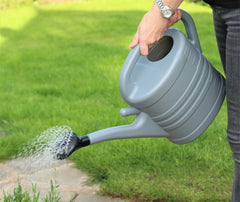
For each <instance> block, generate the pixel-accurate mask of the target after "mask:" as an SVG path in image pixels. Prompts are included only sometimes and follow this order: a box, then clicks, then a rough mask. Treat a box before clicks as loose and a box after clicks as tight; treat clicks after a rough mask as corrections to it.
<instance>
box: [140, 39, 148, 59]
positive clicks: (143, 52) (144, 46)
mask: <svg viewBox="0 0 240 202" xmlns="http://www.w3.org/2000/svg"><path fill="white" fill-rule="evenodd" d="M140 52H141V55H143V56H145V55H148V45H147V44H146V43H141V42H140Z"/></svg>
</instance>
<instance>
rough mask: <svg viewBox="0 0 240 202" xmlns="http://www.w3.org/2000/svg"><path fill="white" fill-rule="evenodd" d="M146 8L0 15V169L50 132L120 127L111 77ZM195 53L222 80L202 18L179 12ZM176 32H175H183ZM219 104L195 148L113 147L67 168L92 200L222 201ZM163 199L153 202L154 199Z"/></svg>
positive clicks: (76, 6) (206, 12)
mask: <svg viewBox="0 0 240 202" xmlns="http://www.w3.org/2000/svg"><path fill="white" fill-rule="evenodd" d="M151 6H152V1H151V0H149V1H145V0H131V1H129V0H119V1H110V0H109V1H107V0H98V1H96V0H88V1H79V2H69V3H63V4H55V5H54V4H52V5H44V6H40V5H39V6H37V5H35V6H32V7H19V8H13V9H8V10H2V11H0V78H1V80H0V105H1V107H0V147H1V150H0V161H4V160H7V159H10V158H12V157H13V156H14V155H15V154H16V153H17V152H18V151H19V149H21V146H22V145H23V144H24V143H26V142H27V141H28V140H30V139H32V138H34V137H35V136H36V135H39V134H40V133H42V132H43V131H44V130H46V129H48V128H50V127H53V126H56V125H69V126H70V127H71V128H72V129H73V130H74V131H75V132H76V133H77V134H78V135H79V136H82V135H85V134H88V133H90V132H93V131H96V130H100V129H103V128H108V127H111V126H116V125H122V124H129V123H131V122H132V121H133V120H134V117H127V118H122V117H121V116H120V115H119V110H120V109H121V108H122V107H126V106H127V104H126V103H125V102H124V101H123V100H122V98H121V95H120V92H119V89H118V77H119V73H120V70H121V67H122V65H123V63H124V61H125V59H126V57H127V55H128V52H129V50H128V45H129V43H130V41H131V40H132V37H133V36H134V34H135V31H136V28H137V26H138V23H139V21H140V20H141V18H142V16H143V15H144V13H145V12H146V11H147V10H149V9H150V8H151ZM182 8H183V9H185V10H187V11H188V12H189V13H190V14H191V15H192V17H193V18H194V21H195V23H196V26H197V29H198V33H199V38H200V42H201V45H202V50H203V53H204V54H205V56H206V57H207V58H208V59H209V60H210V61H211V63H212V64H213V66H214V67H216V68H217V69H218V70H219V71H221V72H222V68H221V63H220V58H219V55H218V51H217V46H216V40H215V36H214V30H213V23H212V16H211V10H210V8H208V7H207V6H201V5H194V4H190V3H184V4H183V5H182ZM176 27H177V28H179V29H181V30H184V29H183V26H182V23H177V25H176ZM226 124H227V114H226V103H225V102H224V104H223V107H222V108H221V111H220V113H219V114H218V116H217V117H216V119H215V120H214V122H213V123H212V124H211V126H210V127H209V128H208V129H207V131H206V132H205V133H204V134H203V135H202V136H201V137H200V138H198V139H197V140H195V141H194V142H192V143H190V144H186V145H175V144H173V143H171V142H169V141H168V140H166V139H164V138H146V139H129V140H115V141H109V142H104V143H100V144H96V145H92V146H89V147H86V148H83V149H81V150H79V151H77V152H75V153H74V154H73V155H72V156H71V159H72V160H73V161H74V162H75V163H76V165H77V167H78V168H80V169H83V170H85V171H87V172H89V173H90V175H91V176H92V179H93V181H94V182H98V183H100V187H101V191H100V192H101V193H102V194H108V195H112V196H120V197H123V198H130V199H135V200H137V201H140V200H143V201H147V200H149V201H153V200H156V201H164V200H165V201H229V200H230V196H231V184H232V177H233V161H232V159H231V152H230V147H229V145H228V143H227V140H226V132H225V131H226ZM160 199H162V200H160Z"/></svg>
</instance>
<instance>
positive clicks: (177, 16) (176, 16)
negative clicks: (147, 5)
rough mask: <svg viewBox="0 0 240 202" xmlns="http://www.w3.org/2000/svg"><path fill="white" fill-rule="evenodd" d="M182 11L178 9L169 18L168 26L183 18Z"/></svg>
mask: <svg viewBox="0 0 240 202" xmlns="http://www.w3.org/2000/svg"><path fill="white" fill-rule="evenodd" d="M181 17H182V15H181V11H180V10H176V11H175V14H174V15H173V16H172V17H171V18H170V19H169V20H168V27H170V26H172V25H174V24H175V23H176V22H178V21H179V20H180V19H181Z"/></svg>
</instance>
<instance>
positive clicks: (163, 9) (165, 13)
mask: <svg viewBox="0 0 240 202" xmlns="http://www.w3.org/2000/svg"><path fill="white" fill-rule="evenodd" d="M156 4H157V6H158V8H159V9H160V13H161V15H162V17H163V18H166V19H169V18H170V17H172V16H173V15H174V11H173V9H171V8H169V7H168V6H166V5H164V4H163V2H162V0H156Z"/></svg>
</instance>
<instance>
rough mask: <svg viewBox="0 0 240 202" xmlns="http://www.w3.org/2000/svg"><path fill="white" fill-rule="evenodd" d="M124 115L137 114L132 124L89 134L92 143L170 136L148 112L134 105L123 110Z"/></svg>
mask: <svg viewBox="0 0 240 202" xmlns="http://www.w3.org/2000/svg"><path fill="white" fill-rule="evenodd" d="M120 113H121V115H122V116H129V115H134V113H139V114H137V117H136V120H135V121H134V122H133V123H132V124H130V125H123V126H116V127H112V128H107V129H103V130H100V131H96V132H94V133H90V134H88V135H87V136H88V138H89V141H90V144H95V143H99V142H104V141H108V140H114V139H128V138H141V137H168V133H167V132H166V131H164V130H163V129H162V128H161V127H160V126H159V125H158V124H156V123H155V122H154V121H153V120H152V119H151V118H150V117H149V116H148V115H147V114H146V113H144V112H139V111H138V110H137V109H135V108H133V107H129V108H124V109H122V110H121V112H120Z"/></svg>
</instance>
